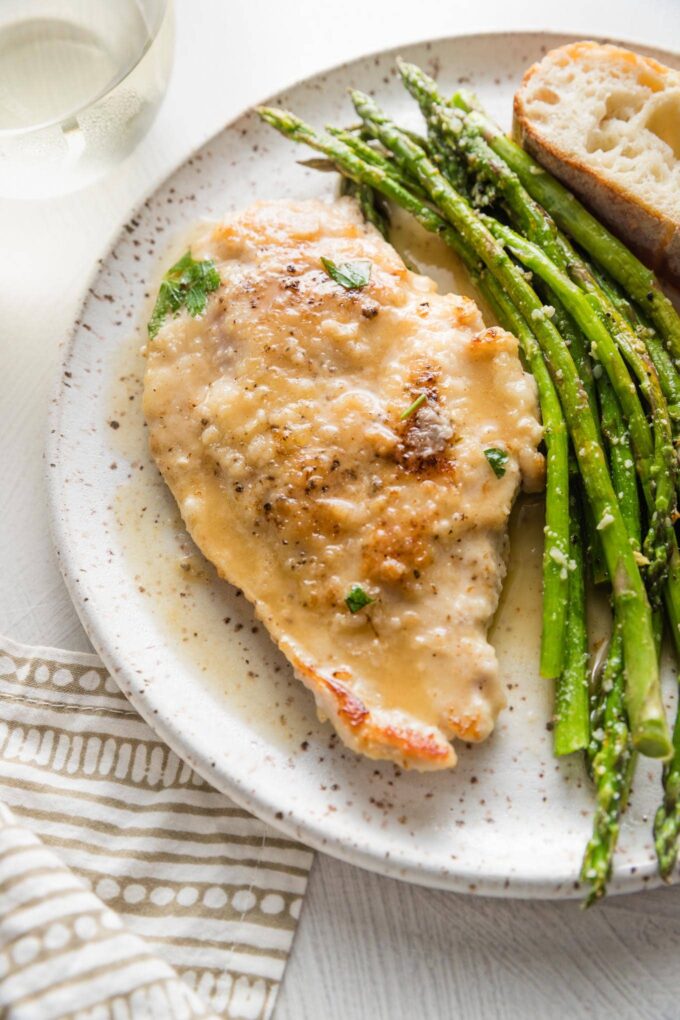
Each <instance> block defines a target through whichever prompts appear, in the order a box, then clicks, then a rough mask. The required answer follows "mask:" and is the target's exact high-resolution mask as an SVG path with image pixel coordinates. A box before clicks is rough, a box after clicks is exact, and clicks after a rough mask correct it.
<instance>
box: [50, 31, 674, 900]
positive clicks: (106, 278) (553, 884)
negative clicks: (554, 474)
mask: <svg viewBox="0 0 680 1020" xmlns="http://www.w3.org/2000/svg"><path fill="white" fill-rule="evenodd" d="M565 41H567V40H566V39H565V38H563V37H558V36H551V35H545V34H503V35H477V36H468V37H462V38H455V39H449V40H443V41H439V42H432V43H424V44H420V45H417V46H412V47H404V48H402V50H401V53H402V55H403V56H404V57H406V58H407V59H409V60H413V61H415V62H416V63H418V64H421V65H423V66H425V67H426V68H428V69H429V70H430V71H433V72H434V73H435V74H437V76H438V77H439V80H440V82H441V84H442V86H443V87H444V89H445V90H448V89H451V90H453V88H454V87H455V86H456V85H457V84H458V83H465V84H466V85H471V86H472V87H473V88H474V89H476V90H477V91H478V92H479V94H480V95H481V98H482V100H483V101H484V103H486V104H487V106H488V108H489V109H490V111H491V113H492V114H493V115H494V116H496V117H497V118H498V119H499V120H500V121H501V122H502V123H504V124H507V123H508V120H509V116H510V111H511V99H512V93H513V91H514V88H515V87H516V85H517V82H518V81H519V79H520V76H521V74H522V72H523V71H524V69H525V68H526V67H527V66H528V65H529V64H530V63H531V62H532V61H533V60H535V59H537V58H539V57H540V56H541V55H542V54H543V53H545V51H546V49H548V48H550V47H553V46H556V45H559V44H561V43H562V42H565ZM395 55H396V54H394V53H387V54H381V55H375V56H370V57H366V58H363V59H361V60H358V61H356V62H354V63H352V64H350V65H348V66H345V67H341V68H338V69H335V70H332V71H329V72H328V73H326V74H322V75H318V76H316V77H314V78H311V79H309V80H308V81H306V82H303V83H301V84H299V85H296V86H295V87H293V88H291V89H290V90H288V91H287V92H286V93H285V94H283V95H281V96H278V97H277V98H276V99H275V100H272V102H276V103H281V104H282V105H285V106H289V107H291V108H292V109H294V110H295V111H297V112H298V113H300V114H301V115H302V116H304V117H306V118H308V119H309V120H311V121H312V122H314V123H316V124H318V125H323V124H324V123H326V122H327V121H334V122H336V123H341V124H342V123H347V122H350V121H351V120H353V116H352V112H351V110H350V108H349V104H348V100H347V98H346V89H347V86H348V85H350V84H352V85H355V86H359V87H361V88H363V89H366V90H375V91H376V93H377V95H378V96H379V99H380V101H381V102H382V103H384V105H385V106H386V107H387V108H388V109H390V110H392V111H394V112H395V113H396V114H397V115H398V117H399V118H404V117H408V119H409V120H411V121H413V119H414V117H415V111H414V105H413V103H412V102H411V100H410V99H409V98H408V97H407V95H406V94H405V92H404V90H403V89H402V87H401V86H400V84H399V81H398V79H397V77H396V76H395V72H394V58H395ZM659 56H660V58H661V59H663V60H665V61H666V62H672V63H677V60H674V58H673V57H671V56H669V55H667V54H666V55H665V54H659ZM307 155H309V153H308V152H306V151H305V150H302V149H300V148H297V147H295V146H294V145H292V143H290V142H288V141H286V140H284V139H282V138H280V137H279V136H278V135H277V134H276V133H275V132H273V131H272V130H271V129H270V128H267V127H265V126H263V125H261V124H260V123H259V121H258V120H257V118H256V117H255V116H254V115H253V114H248V115H246V116H244V117H242V118H241V119H239V120H237V121H236V122H235V123H233V124H231V125H230V126H228V127H227V128H225V130H224V131H222V132H221V133H220V134H219V135H217V137H216V138H214V139H213V140H212V141H211V142H209V143H208V144H207V145H205V146H204V147H203V148H202V149H201V150H200V152H198V153H196V154H194V155H193V156H192V157H191V158H190V159H188V160H187V161H186V163H184V165H183V166H181V167H180V168H179V169H178V170H177V171H176V172H175V173H174V174H172V176H171V177H170V178H169V179H168V180H167V181H166V182H165V184H163V185H162V186H161V187H160V188H159V189H158V190H157V191H156V192H155V193H154V194H153V195H152V197H151V198H150V199H149V200H148V201H147V202H145V203H144V205H143V207H142V208H141V209H140V210H139V211H138V212H137V213H135V215H134V217H133V218H132V219H131V220H130V222H129V223H128V224H127V225H126V226H125V228H124V229H123V231H122V232H121V234H120V237H119V238H118V240H117V241H116V243H115V245H114V247H113V250H112V251H111V252H110V254H109V255H108V257H107V258H106V259H105V260H104V262H103V264H102V265H101V267H100V268H99V271H98V272H97V275H96V277H95V279H94V281H93V283H92V286H91V287H90V289H89V291H88V295H87V298H86V301H85V305H84V308H83V311H82V313H81V316H80V318H79V320H78V322H77V324H76V328H75V332H74V334H73V336H72V338H71V340H70V343H69V344H68V346H67V350H66V354H65V357H64V362H63V366H62V372H63V374H62V377H61V380H60V386H59V390H58V394H57V397H56V400H55V404H54V407H53V409H52V412H51V435H50V440H49V444H48V455H47V461H48V464H49V468H48V474H49V489H50V499H51V506H52V523H53V528H54V538H55V542H56V546H57V549H58V552H59V556H60V560H61V565H62V569H63V572H64V577H65V579H66V582H67V584H68V586H69V589H70V592H71V595H72V597H73V600H74V602H75V605H76V608H77V610H78V612H79V614H80V616H81V619H82V621H83V625H84V626H85V628H86V630H87V633H88V635H89V637H90V639H91V641H92V643H93V645H94V646H95V648H96V649H97V651H98V652H99V654H100V655H101V656H102V658H103V659H104V661H105V662H106V664H107V665H108V667H109V668H110V669H111V672H112V673H113V675H114V676H115V677H116V679H117V681H118V683H119V684H120V686H121V688H122V689H123V691H124V692H125V693H126V695H127V696H128V697H129V698H130V699H131V701H132V702H133V704H134V705H135V706H136V708H137V709H138V710H139V712H140V713H141V714H142V715H143V716H144V717H145V719H146V720H147V721H148V722H149V724H150V725H151V726H153V727H154V729H155V730H157V732H158V733H159V734H160V735H161V736H162V737H163V738H164V739H165V740H166V741H167V742H168V744H170V746H171V747H172V748H173V749H174V750H175V751H176V752H177V753H178V754H179V755H181V756H182V757H183V758H185V759H186V760H188V761H189V762H190V763H191V764H192V765H193V766H194V768H195V769H196V770H197V771H198V772H199V773H201V774H202V775H203V776H205V777H206V779H208V780H209V781H210V782H211V783H213V784H214V785H215V786H216V787H218V788H219V789H221V790H223V791H224V792H225V793H227V794H229V795H230V796H231V797H233V798H234V800H236V801H237V802H239V803H240V804H242V805H243V806H245V807H247V808H249V809H251V810H252V811H254V812H255V814H257V815H259V816H260V817H262V818H263V819H265V820H266V821H268V822H271V823H272V824H273V825H275V826H278V827H279V828H280V829H281V830H283V831H284V832H286V833H287V834H288V835H291V836H295V837H298V838H299V839H301V840H302V841H304V842H306V843H308V844H310V845H312V846H314V847H317V848H319V849H321V850H324V851H326V852H328V853H330V854H334V855H336V856H338V857H341V858H343V859H345V860H348V861H351V862H352V863H355V864H358V865H362V866H364V867H367V868H372V869H374V870H376V871H380V872H383V873H384V874H388V875H392V876H395V877H397V878H404V879H408V880H410V881H414V882H420V883H423V884H425V885H431V886H439V887H441V888H447V889H456V890H459V891H474V892H479V893H485V894H487V895H508V896H571V895H574V894H576V893H577V891H578V889H577V882H576V880H577V875H578V869H579V862H580V859H581V854H582V852H583V848H584V845H585V842H586V840H587V838H588V833H589V827H590V820H591V817H592V811H593V800H592V794H591V790H590V789H589V786H588V783H587V780H586V779H585V776H584V773H583V769H582V765H581V763H580V762H579V761H577V760H573V761H562V762H558V761H557V760H556V759H555V758H553V756H552V751H551V740H550V734H549V733H548V732H547V730H546V720H547V719H548V718H549V715H550V711H551V696H550V685H549V684H546V683H545V682H544V681H541V680H540V679H539V677H538V675H537V670H536V662H537V650H538V618H537V614H536V613H535V612H534V611H533V609H532V607H533V606H535V605H536V597H537V592H538V586H539V575H538V570H539V566H538V557H536V556H534V557H533V558H531V557H527V556H526V555H524V553H522V552H520V554H519V555H518V553H517V549H515V560H516V561H517V560H519V561H521V562H519V563H518V564H517V568H518V572H517V571H515V572H513V574H512V575H511V579H510V582H509V584H508V585H507V589H508V590H507V591H506V595H505V602H504V606H503V609H502V611H501V616H500V619H499V621H498V623H497V625H496V628H495V635H496V639H497V641H498V643H499V646H500V657H501V665H502V668H503V671H504V675H505V676H506V678H507V680H508V681H509V682H510V683H511V684H512V689H511V690H510V707H509V710H506V712H505V713H504V714H503V716H502V718H501V720H500V724H499V726H498V729H497V731H496V733H495V734H494V735H493V737H492V738H491V739H490V740H489V741H488V742H487V743H486V744H484V745H482V746H480V747H476V748H471V749H469V750H466V749H465V748H463V749H462V750H461V756H460V757H461V760H460V764H459V766H458V768H457V770H456V771H455V772H450V773H445V774H441V773H439V774H435V775H417V774H403V773H400V771H399V770H398V769H396V768H394V767H393V766H392V765H387V764H376V763H374V762H370V761H367V760H365V759H361V758H358V757H356V756H355V755H353V754H352V753H351V752H349V751H347V750H345V749H344V748H343V747H342V746H341V745H340V744H339V742H338V740H337V739H336V738H335V737H334V735H333V734H332V733H331V730H330V727H329V726H328V725H322V724H320V723H319V722H318V721H317V719H316V716H315V712H314V707H313V703H312V698H311V695H309V694H308V693H307V692H306V691H305V690H304V689H303V688H302V687H301V685H299V684H298V683H296V681H295V680H294V679H293V677H292V674H291V671H290V669H289V667H288V665H287V663H286V662H285V660H284V659H283V658H282V656H281V655H280V654H279V653H278V652H277V651H276V649H275V648H274V647H273V645H272V644H271V642H270V641H269V639H268V638H267V636H266V634H265V633H264V632H263V629H262V628H261V627H260V626H258V624H257V623H256V621H254V619H253V617H252V614H251V612H250V608H249V606H248V605H246V604H245V603H244V600H243V598H240V597H239V594H238V593H237V592H235V591H234V589H232V588H230V587H229V586H228V585H226V584H224V583H222V582H220V581H218V580H217V579H216V577H215V575H214V572H213V571H212V569H211V568H209V567H208V566H207V565H205V564H204V563H203V562H202V561H201V560H200V558H198V557H195V558H194V559H191V558H190V559H189V560H188V561H187V563H185V566H188V567H189V568H190V569H189V570H188V571H186V572H183V571H182V570H181V569H180V568H179V567H178V556H179V555H181V553H182V551H183V550H184V551H185V552H186V551H189V552H190V551H191V547H190V543H189V541H188V539H186V537H185V536H184V533H183V531H182V528H181V524H180V522H179V519H178V516H177V513H176V511H175V508H174V504H173V501H172V499H171V498H170V496H169V494H168V493H167V491H166V489H165V486H164V485H163V484H162V482H161V481H160V479H159V476H158V473H157V471H156V469H155V467H154V466H153V464H152V463H151V461H150V459H149V456H148V454H147V451H146V440H145V435H144V428H143V422H142V417H141V411H140V391H141V386H140V372H141V370H142V363H141V358H140V357H139V354H138V348H139V344H140V339H139V335H137V336H135V333H136V330H137V328H138V325H139V323H140V322H144V321H145V320H146V317H147V312H148V305H149V293H150V292H153V291H154V289H155V283H156V281H157V279H158V274H159V266H161V265H164V266H167V265H168V264H169V260H170V258H171V257H172V256H173V255H174V254H175V252H177V251H181V247H182V235H183V234H186V231H187V230H188V229H189V227H190V226H191V225H192V224H193V223H194V222H195V221H196V220H197V219H199V218H201V217H209V218H218V217H220V216H222V215H224V214H225V213H228V212H229V211H231V210H235V209H238V208H240V207H242V206H245V205H246V204H247V203H248V202H250V201H251V200H252V199H254V198H257V197H273V196H295V197H304V196H308V195H324V194H325V195H329V196H330V195H331V194H332V193H333V189H334V187H335V180H334V177H333V176H329V175H326V174H319V173H317V172H314V171H310V170H307V169H303V168H302V167H300V166H299V165H298V164H297V163H296V160H298V159H301V158H305V157H306V156H307ZM440 278H441V279H442V280H446V274H445V273H442V274H441V277H440ZM538 523H539V526H540V521H539V522H538ZM521 530H525V529H524V528H522V529H521ZM538 533H539V532H538V531H537V530H536V529H534V535H537V534H538ZM196 572H198V574H203V575H204V576H203V577H202V578H201V577H196V576H195V574H196ZM518 619H520V620H521V619H524V620H525V622H524V625H523V626H522V627H521V628H518V626H517V622H516V621H517V620H518ZM666 682H667V685H668V688H669V700H671V696H670V695H671V691H672V688H673V687H674V684H673V682H672V680H671V678H670V676H669V675H667V677H666ZM658 796H659V769H658V767H656V766H655V765H654V764H653V763H649V762H648V761H646V760H643V761H642V762H641V764H640V768H639V770H638V779H637V780H636V789H635V794H634V797H633V801H632V803H631V806H630V808H629V810H628V812H627V814H626V821H625V824H624V827H623V831H622V833H621V839H620V849H619V853H618V855H617V869H616V881H615V883H614V887H615V888H616V889H618V890H624V889H634V888H638V887H640V886H642V885H643V884H645V883H648V884H649V885H652V884H655V883H656V881H657V879H656V873H655V862H654V854H653V848H652V843H651V839H650V825H651V817H652V814H653V810H654V807H655V805H656V802H657V799H658Z"/></svg>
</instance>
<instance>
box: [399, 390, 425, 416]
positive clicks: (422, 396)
mask: <svg viewBox="0 0 680 1020" xmlns="http://www.w3.org/2000/svg"><path fill="white" fill-rule="evenodd" d="M426 400H427V393H421V394H420V396H419V397H416V399H415V400H414V401H413V403H412V404H411V406H410V407H407V408H406V410H405V411H404V412H403V413H402V414H400V415H399V421H406V419H407V418H410V417H411V415H412V414H415V412H416V411H417V410H418V408H419V407H422V406H423V404H424V403H425V401H426Z"/></svg>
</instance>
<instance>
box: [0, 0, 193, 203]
mask: <svg viewBox="0 0 680 1020" xmlns="http://www.w3.org/2000/svg"><path fill="white" fill-rule="evenodd" d="M172 55H173V18H172V8H171V3H170V2H169V0H0V196H3V197H11V198H44V197H47V196H49V195H55V194H59V193H63V192H66V191H73V190H74V189H76V188H80V187H82V186H83V185H85V184H88V183H90V181H93V180H95V179H96V178H97V177H99V176H101V175H102V174H103V173H105V172H106V171H107V170H109V169H110V168H111V167H112V166H113V165H114V164H116V163H118V162H119V161H120V160H121V159H122V158H123V157H124V156H126V155H127V154H128V153H129V152H130V151H131V150H132V149H133V148H134V146H135V145H136V144H137V142H138V141H139V140H140V138H141V137H142V136H143V135H144V134H145V132H146V131H147V130H148V128H149V125H150V124H151V122H152V120H153V118H154V116H155V114H156V111H157V109H158V106H159V104H160V101H161V99H162V97H163V95H164V93H165V89H166V87H167V83H168V78H169V75H170V67H171V64H172Z"/></svg>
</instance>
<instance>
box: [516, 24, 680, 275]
mask: <svg viewBox="0 0 680 1020" xmlns="http://www.w3.org/2000/svg"><path fill="white" fill-rule="evenodd" d="M514 134H515V137H516V138H517V140H518V141H520V142H521V143H522V145H523V146H524V148H525V149H527V151H528V152H530V153H531V154H532V156H534V157H535V158H536V159H537V160H538V161H539V162H540V163H541V164H542V165H543V166H544V167H546V169H547V170H550V172H551V173H553V174H554V175H555V176H556V177H557V178H559V179H560V180H561V181H562V182H563V183H564V184H566V186H567V187H568V188H570V189H571V190H572V191H573V192H574V193H575V194H577V195H578V197H579V198H580V199H582V201H583V202H584V203H585V204H586V205H587V206H589V208H590V209H591V210H592V212H593V213H595V215H596V216H598V218H599V219H601V220H602V221H603V222H604V223H605V224H606V225H607V226H608V227H609V228H610V229H611V230H612V231H613V232H614V233H615V234H617V235H618V236H619V237H620V238H621V239H622V240H623V241H625V242H626V243H627V244H629V245H630V247H631V248H633V250H634V251H635V252H636V253H637V254H638V255H639V256H640V257H641V258H642V259H643V261H645V262H646V263H647V265H649V266H651V267H652V268H653V269H655V270H656V271H657V272H659V273H661V274H663V275H665V276H667V277H668V278H669V279H671V280H673V281H674V282H675V283H680V72H678V71H676V70H672V69H671V68H669V67H665V66H664V65H663V64H659V63H657V61H656V60H652V59H650V58H649V57H642V56H639V55H638V54H637V53H632V52H631V51H630V50H624V49H620V48H619V47H618V46H609V45H600V44H599V43H594V42H579V43H572V44H571V45H569V46H562V47H560V48H559V49H556V50H551V51H550V52H549V53H547V54H546V56H545V57H544V58H543V60H541V61H540V63H538V64H534V65H533V67H530V68H529V70H528V71H527V72H526V74H525V75H524V78H523V80H522V84H521V85H520V87H519V89H518V90H517V92H516V94H515V105H514Z"/></svg>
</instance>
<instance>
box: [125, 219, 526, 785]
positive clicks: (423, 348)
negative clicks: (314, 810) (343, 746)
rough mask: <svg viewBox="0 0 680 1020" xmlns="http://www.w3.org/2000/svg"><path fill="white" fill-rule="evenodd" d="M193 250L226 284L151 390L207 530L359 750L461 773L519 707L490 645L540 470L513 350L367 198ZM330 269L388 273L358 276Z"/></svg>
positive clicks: (199, 534) (184, 321)
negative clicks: (518, 531)
mask: <svg viewBox="0 0 680 1020" xmlns="http://www.w3.org/2000/svg"><path fill="white" fill-rule="evenodd" d="M192 253H193V255H194V257H195V258H197V259H198V258H212V259H213V260H214V261H215V264H216V265H217V268H218V270H219V274H220V278H221V281H222V282H221V286H220V287H219V288H218V290H216V291H215V292H214V293H213V294H212V295H211V296H210V298H209V302H208V308H207V311H206V313H205V315H204V316H203V317H202V318H201V319H192V318H190V317H189V316H188V315H187V314H186V313H183V314H182V315H180V316H179V317H177V318H173V319H170V320H169V321H167V322H166V323H165V325H164V326H163V327H162V329H161V330H160V332H159V334H158V335H157V337H156V338H155V339H154V340H153V341H151V342H150V343H149V345H148V355H147V356H148V361H147V371H146V380H145V393H144V409H145V415H146V419H147V422H148V425H149V433H150V443H151V451H152V453H153V456H154V458H155V460H156V463H157V464H158V466H159V468H160V470H161V472H162V474H163V476H164V478H165V480H166V482H167V484H168V485H169V487H170V489H171V490H172V492H173V494H174V496H175V498H176V500H177V503H178V505H179V508H180V510H181V513H182V517H183V519H184V521H185V523H186V526H187V528H188V530H189V532H190V533H191V536H192V538H193V539H194V541H195V542H196V544H197V545H198V546H199V548H200V549H201V550H202V552H203V553H204V555H205V556H206V557H207V558H208V559H209V560H211V561H212V563H214V564H215V566H216V568H217V570H218V572H219V574H220V576H221V577H223V578H225V579H226V580H227V581H230V582H231V583H232V584H234V585H237V586H238V587H239V588H241V589H242V590H243V592H244V594H245V595H246V597H247V598H248V599H250V601H251V602H252V603H253V605H254V606H255V611H256V613H257V615H258V616H259V618H260V619H261V620H262V621H263V622H264V624H265V625H266V627H267V629H268V631H269V633H270V634H271V636H272V638H273V639H274V641H276V642H277V644H278V645H279V647H280V648H281V650H282V651H283V652H284V654H285V655H286V656H287V658H288V659H289V660H290V662H291V663H292V665H293V668H294V670H295V672H296V674H297V676H298V677H299V678H300V679H301V680H302V682H303V683H304V684H305V685H306V686H307V687H308V688H309V689H310V690H311V691H312V692H313V694H314V696H315V698H316V703H317V706H318V711H319V714H320V716H321V717H322V718H323V717H327V718H329V719H330V720H331V721H332V723H333V725H334V726H335V728H336V730H337V732H338V733H339V734H340V736H341V737H342V739H343V740H344V741H345V742H346V743H347V744H348V745H349V746H350V747H351V748H353V749H354V750H355V751H358V752H361V753H363V754H366V755H368V756H369V757H372V758H385V759H391V760H392V761H395V762H398V763H400V764H402V765H406V766H412V767H415V768H418V769H437V768H445V767H448V766H452V765H454V764H455V762H456V754H455V751H454V749H453V746H452V743H451V741H452V739H453V738H456V737H458V738H460V739H462V740H465V741H478V740H483V739H484V738H485V737H486V736H488V734H489V733H490V732H491V730H492V728H493V725H494V721H495V719H496V716H497V714H498V712H499V710H500V709H501V707H502V706H503V704H504V693H503V687H502V684H501V682H500V680H499V676H498V666H497V661H496V656H495V654H494V650H493V648H492V647H491V646H490V644H489V643H488V641H487V637H486V634H487V629H488V626H489V623H490V621H491V618H492V616H493V613H494V611H495V609H496V606H497V604H498V599H499V594H500V589H501V583H502V579H503V575H504V572H505V553H506V543H507V535H506V528H507V523H508V515H509V513H510V510H511V507H512V503H513V500H514V498H515V496H516V494H517V491H518V487H519V485H520V481H521V478H522V476H523V477H524V480H525V483H527V485H528V486H529V487H531V488H537V487H540V485H541V480H542V468H543V461H542V457H541V455H540V454H539V453H538V452H537V445H538V443H539V442H540V439H541V427H540V424H539V421H538V415H537V403H536V392H535V385H534V382H533V379H532V378H531V377H530V376H528V375H526V374H525V373H524V371H523V370H522V366H521V364H520V361H519V358H518V353H517V341H516V339H515V338H514V337H513V336H511V335H510V334H509V333H506V332H504V331H503V330H501V329H498V328H490V329H486V328H485V327H484V323H483V321H482V319H481V316H480V313H479V310H478V308H477V307H476V305H475V304H474V303H473V302H472V301H471V300H469V299H468V298H465V297H460V296H457V295H455V294H446V295H442V294H439V293H437V290H436V287H435V285H434V284H433V283H432V281H431V280H429V279H427V278H425V277H423V276H418V275H416V274H414V273H411V272H409V271H408V270H407V269H406V268H405V266H404V264H403V262H402V261H401V259H400V258H399V256H398V255H397V254H396V252H395V251H394V249H393V248H392V247H391V246H390V245H389V244H387V243H386V242H385V241H384V240H383V238H382V237H381V236H380V235H379V234H378V232H377V231H375V230H374V229H373V228H372V227H369V226H366V225H364V223H363V221H362V220H361V217H360V214H359V212H358V210H357V207H356V205H355V203H354V202H353V200H351V199H341V200H339V201H337V202H335V203H333V204H325V203H322V202H316V201H308V202H297V203H296V202H284V201H281V202H260V203H256V204H255V205H253V206H251V207H250V208H249V209H246V210H245V211H244V212H242V213H241V214H239V215H237V216H235V217H233V218H232V219H229V220H228V221H227V222H225V223H223V224H220V225H219V226H217V227H216V228H215V227H211V228H210V229H207V230H204V231H203V233H202V234H201V235H200V236H198V237H197V238H196V239H195V240H194V242H193V244H192ZM322 258H323V259H327V260H332V262H333V263H334V264H335V265H336V266H341V265H343V264H344V263H346V262H353V261H356V260H364V261H365V262H368V263H369V264H370V265H369V266H368V267H366V266H365V265H364V270H366V269H368V271H369V272H370V280H369V282H368V283H367V284H366V285H365V286H363V287H362V288H360V289H359V288H356V289H345V287H343V286H342V285H341V284H340V283H338V282H336V280H335V279H333V278H332V277H331V275H329V272H328V271H327V270H326V269H325V268H324V265H323V263H322V261H321V260H322ZM414 402H415V403H416V405H417V406H416V407H415V409H412V410H411V411H410V413H409V414H407V415H405V412H406V411H407V410H408V409H409V407H410V406H411V405H413V404H414ZM369 600H370V601H369Z"/></svg>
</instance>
